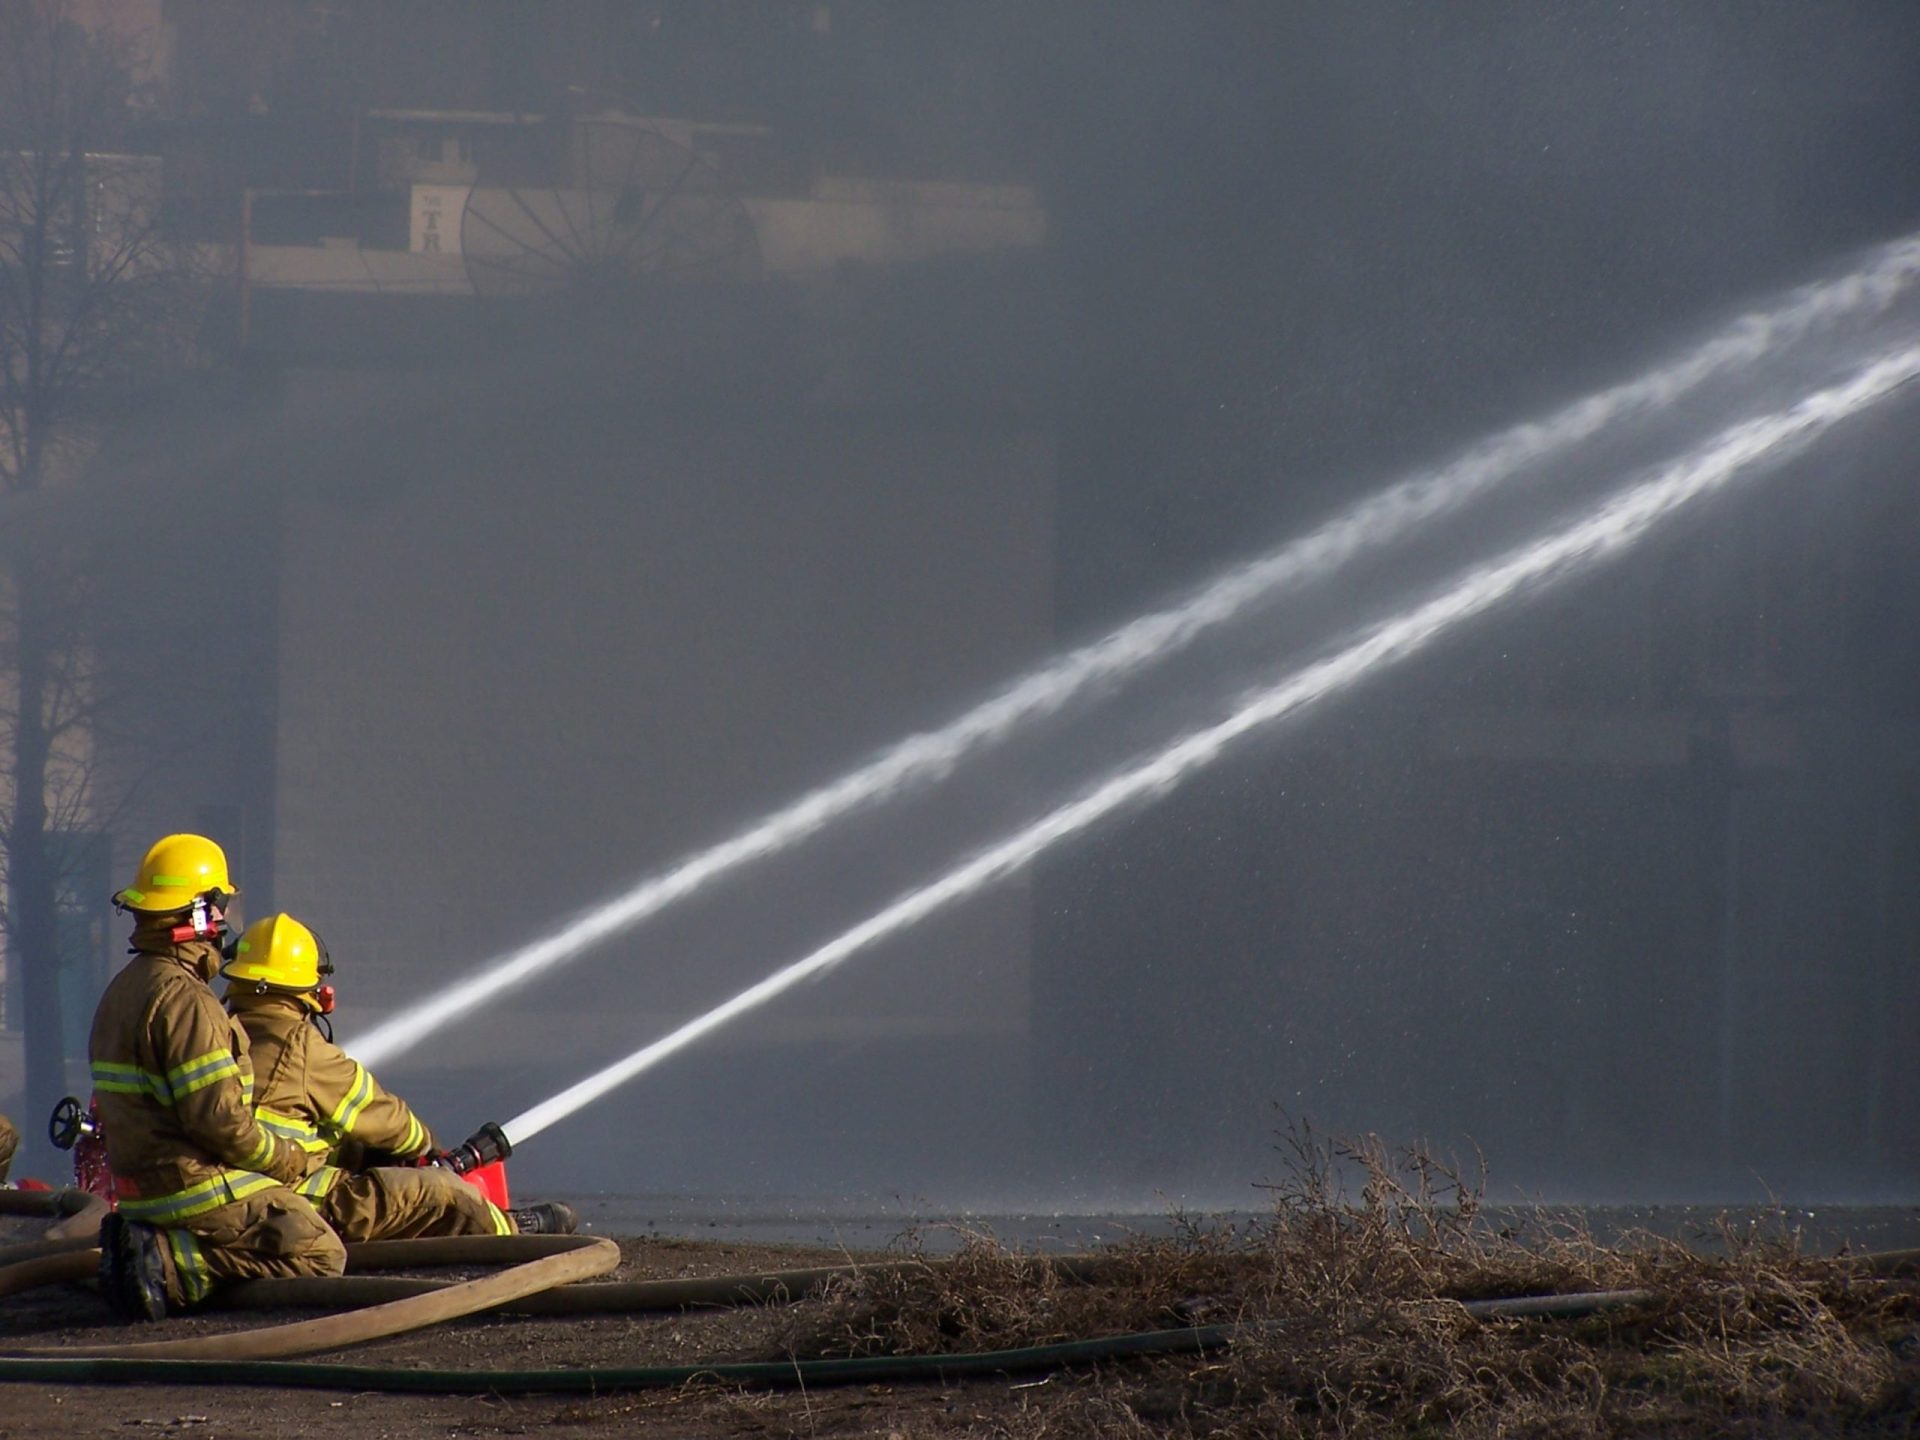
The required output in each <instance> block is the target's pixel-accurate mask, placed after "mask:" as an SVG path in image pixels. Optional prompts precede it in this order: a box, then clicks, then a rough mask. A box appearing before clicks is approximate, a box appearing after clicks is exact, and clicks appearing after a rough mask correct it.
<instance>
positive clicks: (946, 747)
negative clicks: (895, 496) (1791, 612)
mask: <svg viewBox="0 0 1920 1440" xmlns="http://www.w3.org/2000/svg"><path fill="white" fill-rule="evenodd" d="M1916 279H1920V237H1909V238H1907V239H1903V240H1900V241H1896V242H1894V243H1892V244H1889V245H1887V246H1884V247H1882V248H1881V249H1880V250H1878V251H1876V252H1874V254H1873V256H1872V257H1871V259H1870V260H1869V261H1868V263H1867V264H1866V265H1864V266H1862V267H1861V268H1859V269H1857V270H1855V271H1854V272H1852V273H1850V274H1847V275H1845V276H1842V277H1840V278H1838V279H1835V280H1828V281H1822V282H1820V283H1817V284H1814V285H1809V286H1806V287H1804V288H1802V289H1800V290H1798V291H1795V292H1794V293H1793V294H1791V295H1790V296H1789V297H1787V299H1786V300H1785V301H1784V302H1783V303H1782V304H1781V305H1779V306H1778V307H1777V308H1775V309H1773V310H1769V311H1763V312H1757V313H1754V314H1750V315H1746V316H1743V317H1741V318H1740V319H1738V320H1736V321H1735V322H1733V324H1731V325H1729V326H1728V327H1726V328H1725V329H1724V330H1722V331H1721V332H1720V333H1719V334H1717V335H1716V336H1715V337H1714V338H1712V339H1711V340H1708V341H1707V342H1705V343H1704V344H1702V345H1700V346H1698V347H1696V348H1695V349H1693V350H1691V351H1688V352H1687V353H1686V354H1684V355H1682V356H1681V357H1680V358H1678V359H1676V360H1673V361H1670V362H1669V363H1667V364H1665V365H1663V366H1660V367H1658V368H1656V369H1654V370H1652V371H1650V372H1648V373H1647V374H1645V375H1643V376H1641V377H1640V378H1638V379H1635V380H1631V381H1627V382H1625V383H1623V384H1621V385H1617V386H1615V387H1613V388H1611V389H1608V390H1603V391H1600V392H1598V393H1596V394H1593V395H1590V396H1588V397H1586V398H1584V399H1582V400H1579V401H1576V402H1574V403H1573V404H1571V405H1569V406H1566V407H1564V408H1563V409H1561V410H1559V411H1558V412H1556V413H1554V414H1553V415H1551V416H1549V417H1548V418H1547V419H1545V420H1540V421H1530V422H1527V423H1525V424H1521V425H1517V426H1514V427H1512V428H1511V429H1508V430H1506V431H1503V432H1501V433H1500V434H1498V435H1495V436H1493V437H1491V438H1490V439H1488V440H1485V441H1483V442H1481V443H1480V444H1478V445H1475V446H1473V447H1472V448H1470V449H1468V450H1467V451H1466V452H1465V453H1463V454H1462V455H1460V456H1459V457H1458V458H1457V459H1455V460H1454V461H1453V462H1451V463H1450V464H1448V465H1446V466H1445V467H1443V468H1441V469H1439V470H1436V471H1431V472H1427V473H1423V474H1420V475H1417V476H1414V477H1411V478H1409V479H1406V480H1403V481H1401V482H1400V483H1399V484H1396V485H1394V486H1392V487H1391V488H1389V489H1387V490H1385V491H1382V492H1381V493H1379V494H1377V495H1375V496H1373V497H1372V498H1370V499H1368V500H1365V501H1363V502H1361V503H1360V504H1359V505H1357V506H1355V507H1353V508H1352V509H1350V510H1348V511H1346V512H1344V513H1343V514H1341V515H1339V516H1337V517H1335V518H1334V519H1332V520H1331V521H1329V522H1327V523H1326V524H1325V525H1323V526H1321V527H1320V528H1319V529H1318V530H1316V531H1314V532H1312V533H1311V534H1309V535H1307V536H1305V537H1304V538H1301V539H1298V540H1295V541H1292V542H1290V543H1288V544H1286V545H1284V546H1282V547H1281V548H1279V549H1278V550H1275V551H1272V552H1270V553H1268V554H1266V555H1264V556H1261V557H1259V558H1257V559H1254V560H1252V561H1249V562H1246V563H1245V564H1242V565H1240V566H1238V567H1236V568H1235V569H1233V570H1231V571H1228V572H1227V573H1226V574H1224V575H1222V576H1220V577H1219V578H1218V579H1216V580H1214V581H1212V582H1211V583H1210V584H1208V585H1205V586H1203V587H1202V588H1200V589H1199V590H1197V591H1195V592H1194V593H1193V594H1192V595H1191V596H1189V597H1188V598H1187V599H1186V600H1184V601H1183V602H1181V603H1180V604H1178V605H1175V606H1173V607H1171V608H1169V609H1165V610H1160V611H1156V612H1154V613H1151V614H1148V615H1145V616H1142V617H1140V618H1138V619H1135V620H1133V621H1131V622H1129V623H1128V624H1126V625H1123V626H1121V627H1120V628H1119V629H1117V630H1115V631H1113V632H1111V633H1110V634H1108V635H1106V636H1104V637H1103V638H1101V639H1099V640H1096V641H1094V642H1092V643H1091V644H1088V645H1085V646H1083V647H1081V648H1080V649H1077V650H1073V651H1070V652H1069V653H1067V654H1066V655H1064V656H1062V657H1060V658H1059V659H1057V660H1055V661H1054V662H1052V663H1051V664H1049V665H1047V666H1045V667H1043V668H1042V669H1039V670H1036V671H1033V672H1032V673H1030V674H1028V675H1026V676H1025V677H1023V678H1021V679H1019V680H1017V681H1015V682H1014V683H1013V684H1012V685H1010V686H1008V687H1007V688H1005V689H1004V690H1002V691H1000V692H999V693H998V694H996V695H995V696H993V697H992V698H991V699H989V700H987V701H985V702H984V703H982V704H980V705H978V706H976V707H974V708H973V709H971V710H968V711H967V712H965V713H964V714H962V715H961V716H959V717H958V718H957V719H955V720H953V721H951V722H949V723H948V724H947V725H945V726H943V727H942V728H940V729H938V730H931V731H927V732H924V733H922V734H918V735H913V736H910V737H908V738H907V739H905V740H902V741H900V742H899V743H897V744H895V745H894V746H892V747H891V748H889V749H887V750H885V751H883V752H881V754H880V755H879V756H878V757H877V758H876V759H874V760H872V761H870V762H869V763H867V764H866V765H864V766H862V767H861V768H859V769H857V770H854V771H851V772H849V773H848V774H846V775H844V776H842V777H840V778H839V779H837V780H834V781H831V782H829V783H827V784H826V785H823V786H821V787H819V788H817V789H815V790H812V791H809V792H808V793H806V794H804V795H802V796H801V797H800V798H799V799H797V800H795V801H793V802H792V803H790V804H788V805H787V806H785V807H784V808H782V809H780V810H776V811H774V812H773V813H771V814H769V815H767V816H765V817H763V818H761V819H759V820H757V821H755V822H753V823H752V824H750V825H749V826H748V827H747V828H746V829H744V830H742V831H740V832H739V833H738V834H736V835H734V836H733V837H732V838H730V839H727V840H723V841H721V842H720V843H719V844H717V845H714V846H712V847H711V848H709V849H706V850H703V851H700V852H698V853H696V854H693V855H690V856H688V857H686V858H685V859H683V860H681V861H680V862H679V863H677V864H675V865H674V866H672V867H671V868H669V869H667V870H664V871H661V872H658V873H657V874H655V875H653V876H650V877H649V878H647V879H644V880H642V881H641V882H640V883H638V884H637V885H635V886H633V887H632V888H631V889H629V890H627V891H626V892H625V893H623V894H621V895H618V896H616V897H614V898H613V899H612V900H609V901H606V902H605V903H603V904H601V905H598V906H596V907H594V908H593V909H590V910H588V911H586V912H585V913H583V914H581V915H579V916H578V917H576V918H575V919H573V920H572V921H570V922H568V923H566V924H564V925H562V926H560V927H559V928H558V929H556V930H554V931H552V932H551V933H549V934H547V935H544V936H542V937H541V938H540V939H538V940H535V941H533V942H531V943H529V944H527V945H525V946H523V947H521V948H520V949H518V950H514V951H511V952H509V953H508V954H506V955H504V956H502V957H500V958H498V959H496V960H493V961H491V962H489V963H487V964H486V965H485V966H484V967H483V968H482V969H481V970H480V972H479V973H478V974H476V975H474V976H472V977H471V978H470V979H467V980H464V981H462V982H460V983H458V984H455V985H452V986H450V987H448V988H447V989H445V990H442V991H441V992H440V993H438V994H437V995H434V996H432V997H430V998H428V999H425V1000H422V1001H420V1002H418V1003H416V1004H414V1005H413V1006H411V1007H409V1008H407V1009H404V1010H402V1011H401V1012H400V1013H398V1014H397V1015H394V1016H393V1017H392V1018H391V1019H388V1020H386V1021H384V1022H382V1023H381V1024H378V1025H375V1026H374V1027H373V1028H372V1029H371V1030H369V1031H368V1032H367V1033H366V1034H365V1035H364V1036H362V1037H361V1039H360V1041H359V1044H358V1045H357V1046H356V1047H355V1049H356V1053H357V1054H358V1055H359V1056H360V1057H361V1058H362V1060H363V1061H364V1062H365V1063H367V1064H369V1065H377V1064H381V1063H383V1062H385V1061H388V1060H391V1059H393V1058H394V1057H395V1056H398V1055H401V1054H404V1053H405V1052H406V1051H408V1050H411V1049H412V1048H413V1047H414V1046H416V1045H418V1044H420V1043H421V1042H422V1041H423V1040H425V1039H427V1038H428V1037H429V1036H431V1035H433V1034H435V1033H437V1032H439V1031H440V1030H441V1029H443V1028H444V1027H445V1026H446V1025H448V1024H449V1023H450V1022H451V1021H454V1020H456V1019H458V1018H460V1017H461V1016H463V1015H466V1014H469V1013H471V1012H472V1011H473V1010H475V1009H477V1008H478V1007H479V1006H481V1005H482V1004H484V1003H486V1002H487V1001H488V1000H490V999H492V998H494V997H495V996H497V995H500V994H502V993H503V992H505V991H507V990H510V989H513V988H515V987H517V986H519V985H522V984H525V983H526V982H527V981H529V980H531V979H533V978H534V977H535V976H537V975H540V974H543V973H545V972H546V971H548V970H550V969H553V968H554V967H556V966H559V965H562V964H565V963H567V962H569V961H571V960H573V959H576V958H578V957H579V956H581V955H583V954H585V953H586V952H588V951H589V950H591V949H593V948H594V947H595V946H597V945H600V944H602V943H604V942H605V941H607V940H610V939H612V938H613V937H615V936H617V935H620V934H623V933H625V932H626V931H629V930H631V929H633V928H634V927H635V926H637V925H639V924H641V923H642V922H644V921H646V920H648V919H650V918H652V917H653V916H655V915H657V914H659V913H660V912H661V911H663V910H665V909H666V908H667V907H669V906H670V905H673V904H675V903H677V902H679V901H681V900H683V899H686V898H688V897H690V896H692V895H694V894H696V893H697V892H699V891H700V890H702V889H704V888H705V887H706V886H707V885H709V884H711V883H713V882H714V881H716V880H718V879H720V878H721V877H722V876H724V875H726V874H728V873H729V872H731V871H733V870H735V869H738V868H739V867H741V866H743V865H746V864H748V863H750V862H752V861H755V860H760V859H765V858H767V857H769V856H772V855H775V854H778V853H779V852H781V851H784V850H786V849H788V848H790V847H792V846H794V845H797V844H799V843H801V842H802V841H804V840H807V839H809V838H810V837H812V836H813V835H815V834H817V833H818V832H819V831H821V830H822V829H824V828H825V827H826V826H827V825H828V824H830V823H832V822H833V821H835V820H837V819H839V818H841V817H842V816H845V815H848V814H851V813H853V812H855V811H857V810H860V809H864V808H866V807H868V806H870V805H873V804H876V803H878V802H880V801H882V800H885V799H887V798H888V797H890V796H892V795H894V794H897V793H899V792H901V791H902V790H904V789H906V788H907V787H908V786H910V785H916V784H924V783H928V782H931V781H933V780H937V779H939V778H940V777H942V776H944V775H946V774H947V773H949V772H950V771H951V770H953V768H954V767H955V766H956V765H958V764H959V763H960V761H961V760H962V759H964V758H965V757H966V756H967V755H969V754H970V753H972V752H973V751H975V750H977V749H979V748H981V747H983V746H986V745H989V744H991V743H994V742H995V741H998V740H1000V739H1002V738H1004V737H1005V736H1007V735H1009V734H1011V733H1013V732H1014V731H1015V730H1016V729H1017V728H1018V727H1019V726H1021V725H1023V724H1025V723H1026V722H1028V721H1032V720H1036V719H1040V718H1043V717H1045V716H1048V715H1051V714H1053V713H1055V712H1057V711H1059V710H1060V709H1062V708H1063V707H1065V706H1066V705H1067V704H1068V703H1069V702H1070V701H1071V700H1072V699H1074V698H1075V697H1076V696H1078V695H1080V694H1082V693H1083V692H1085V691H1086V690H1087V689H1088V688H1089V687H1091V686H1092V685H1094V684H1096V683H1098V682H1100V681H1103V680H1104V681H1111V680H1118V679H1120V678H1122V677H1125V676H1127V675H1130V674H1132V673H1134V672H1136V671H1139V670H1141V669H1142V668H1144V667H1145V666H1147V665H1149V664H1152V663H1154V662H1156V661H1159V660H1161V659H1164V658H1166V657H1168V656H1170V655H1172V654H1174V653H1175V652H1177V651H1178V650H1179V649H1181V648H1182V647H1184V646H1186V645H1187V644H1189V643H1191V642H1192V641H1193V640H1194V639H1196V638H1197V637H1198V636H1199V635H1201V634H1202V633H1204V632H1206V631H1208V630H1211V629H1213V628H1215V627H1218V626H1220V625H1223V624H1225V623H1226V622H1228V621H1230V620H1232V619H1234V618H1235V617H1237V616H1239V615H1241V614H1243V613H1245V612H1246V611H1247V610H1248V609H1250V608H1251V607H1252V606H1253V605H1255V604H1256V603H1259V602H1262V601H1265V600H1270V599H1272V598H1274V597H1275V596H1278V595H1281V594H1284V593H1286V592H1288V591H1290V590H1293V589H1296V588H1298V587H1301V586H1304V585H1306V584H1309V583H1312V582H1313V581H1315V580H1318V579H1322V578H1324V577H1326V576H1328V575H1331V574H1332V573H1334V572H1335V571H1337V570H1338V569H1339V568H1340V567H1341V566H1343V565H1344V564H1346V563H1347V562H1348V561H1349V560H1351V559H1352V558H1354V557H1355V556H1356V555H1358V554H1360V553H1361V552H1363V551H1365V550H1367V549H1369V548H1373V547H1377V546H1381V545H1385V544H1387V543H1389V542H1391V541H1393V540H1395V539H1398V538H1399V537H1401V536H1403V535H1405V534H1407V533H1408V532H1409V531H1410V530H1412V529H1413V528H1414V527H1415V526H1416V525H1419V524H1422V523H1424V522H1426V521H1429V520H1432V519H1434V518H1436V517H1437V516H1439V515H1442V514H1444V513H1446V512H1448V511H1451V510H1453V509H1456V508H1458V507H1460V506H1462V505H1465V504H1466V503H1467V502H1469V501H1470V500H1473V499H1475V498H1476V497H1478V496H1480V495H1481V494H1483V493H1485V492H1487V491H1488V490H1490V489H1491V488H1492V487H1494V486H1495V485H1498V484H1500V483H1502V482H1503V481H1505V480H1507V479H1508V478H1509V477H1511V476H1512V475H1513V474H1515V472H1517V471H1519V470H1521V469H1522V468H1523V467H1526V466H1528V465H1533V464H1537V463H1538V462H1539V461H1541V460H1543V459H1545V458H1547V457H1549V456H1551V455H1553V454H1555V453H1558V452H1560V451H1562V450H1565V449H1567V448H1568V447H1570V446H1573V445H1576V444H1579V443H1582V442H1584V441H1586V440H1589V439H1591V438H1592V437H1593V436H1594V435H1595V434H1597V433H1598V432H1599V431H1601V430H1602V429H1603V428H1605V427H1606V426H1608V425H1610V424H1612V423H1613V422H1615V421H1617V420H1619V419H1622V418H1624V417H1627V416H1630V415H1636V414H1644V413H1649V412H1652V411H1655V410H1658V409H1661V408H1663V407H1665V406H1668V405H1671V404H1672V403H1673V402H1674V401H1676V400H1678V399H1679V398H1680V397H1681V396H1683V395H1685V394H1687V393H1688V392H1689V391H1692V390H1693V389H1695V388H1697V387H1698V386H1699V385H1701V384H1703V383H1704V382H1706V381H1707V380H1709V379H1711V378H1713V377H1714V376H1716V375H1720V374H1723V373H1726V372H1728V371H1730V370H1732V369H1734V368H1735V367H1737V366H1741V365H1747V364H1751V363H1753V362H1755V361H1757V360H1759V359H1761V358H1762V357H1764V356H1765V355H1767V354H1768V353H1770V352H1771V351H1772V350H1774V349H1775V348H1777V347H1778V346H1781V345H1784V344H1789V343H1792V342H1793V341H1796V340H1798V339H1800V338H1802V337H1804V336H1805V335H1807V334H1808V333H1809V332H1811V331H1812V330H1814V329H1816V328H1818V327H1820V326H1822V325H1826V324H1830V323H1832V322H1834V321H1836V320H1839V319H1842V318H1845V317H1848V316H1853V315H1859V314H1869V315H1871V314H1874V313H1877V312H1880V311H1883V310H1885V308H1886V307H1887V306H1888V305H1890V304H1891V303H1892V302H1893V301H1894V300H1895V299H1897V298H1898V297H1899V296H1900V295H1901V294H1902V293H1903V292H1905V291H1906V290H1907V288H1908V287H1910V286H1911V285H1912V284H1913V283H1914V281H1915V280H1916Z"/></svg>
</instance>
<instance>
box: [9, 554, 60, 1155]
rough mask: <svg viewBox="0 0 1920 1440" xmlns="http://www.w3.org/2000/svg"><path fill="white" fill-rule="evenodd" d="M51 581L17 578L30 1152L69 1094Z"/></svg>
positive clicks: (12, 877) (27, 570)
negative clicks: (53, 836) (56, 826)
mask: <svg viewBox="0 0 1920 1440" xmlns="http://www.w3.org/2000/svg"><path fill="white" fill-rule="evenodd" d="M48 578H49V577H47V576H46V575H45V574H44V573H42V572H41V570H40V567H38V566H36V565H34V564H33V563H32V562H31V561H26V562H23V563H22V564H21V565H20V566H18V567H17V569H16V572H15V576H14V586H15V595H14V602H15V627H16V630H15V637H14V639H15V644H16V646H17V652H16V662H15V663H16V669H17V675H16V678H17V680H18V683H19V692H18V700H19V719H18V721H17V723H16V725H15V728H14V743H13V757H12V759H13V816H12V824H11V826H10V827H9V834H8V836H7V861H8V872H7V873H8V887H7V888H8V895H7V902H8V917H9V929H10V932H11V934H10V939H11V941H12V950H13V954H12V959H13V967H14V973H15V974H17V975H18V976H19V977H20V995H21V998H22V1001H23V1005H22V1009H23V1011H24V1014H23V1015H22V1017H21V1018H22V1019H23V1020H24V1021H25V1031H26V1060H27V1066H26V1069H27V1074H26V1082H27V1083H26V1108H25V1113H24V1114H23V1115H22V1116H20V1117H18V1120H19V1127H20V1132H21V1135H22V1138H23V1140H24V1141H25V1142H26V1144H27V1145H28V1146H29V1147H33V1148H38V1145H37V1144H36V1141H37V1140H38V1137H40V1136H43V1135H44V1133H45V1131H44V1129H43V1128H42V1123H41V1122H43V1121H44V1120H45V1118H46V1116H47V1115H48V1113H49V1112H50V1111H51V1110H52V1109H53V1106H54V1104H55V1102H56V1101H58V1100H59V1099H60V1097H61V1096H62V1095H63V1094H65V1093H66V1088H67V1074H66V1068H67V1067H66V1062H67V1056H66V1052H65V1033H64V1029H63V1026H62V1023H61V1020H62V1017H61V1013H60V924H59V912H58V901H57V895H58V888H59V873H58V868H59V867H58V863H57V860H56V858H55V856H54V855H53V853H52V849H51V846H50V845H49V841H48V835H47V803H46V795H47V759H48V749H49V741H50V737H49V736H48V734H47V716H46V698H47V682H48V677H49V671H50V668H51V658H52V645H53V641H52V637H51V635H50V634H49V618H50V617H49V614H48V605H49V602H50V600H51V597H50V595H49V594H48V593H47V592H48ZM39 1143H40V1144H44V1141H40V1142H39Z"/></svg>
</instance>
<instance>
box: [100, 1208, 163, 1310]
mask: <svg viewBox="0 0 1920 1440" xmlns="http://www.w3.org/2000/svg"><path fill="white" fill-rule="evenodd" d="M100 1289H101V1291H102V1293H103V1294H105V1296H106V1298H107V1303H108V1304H109V1305H111V1306H112V1307H113V1309H114V1312H115V1313H116V1314H117V1315H119V1316H120V1318H121V1319H122V1320H164V1319H165V1318H166V1315H167V1257H166V1241H164V1240H162V1239H161V1238H160V1232H159V1231H158V1230H156V1229H154V1228H153V1226H151V1225H142V1224H141V1223H140V1222H139V1221H138V1220H129V1219H127V1218H126V1217H125V1216H124V1215H117V1214H116V1215H109V1216H107V1218H106V1219H104V1220H102V1221H101V1222H100Z"/></svg>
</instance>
